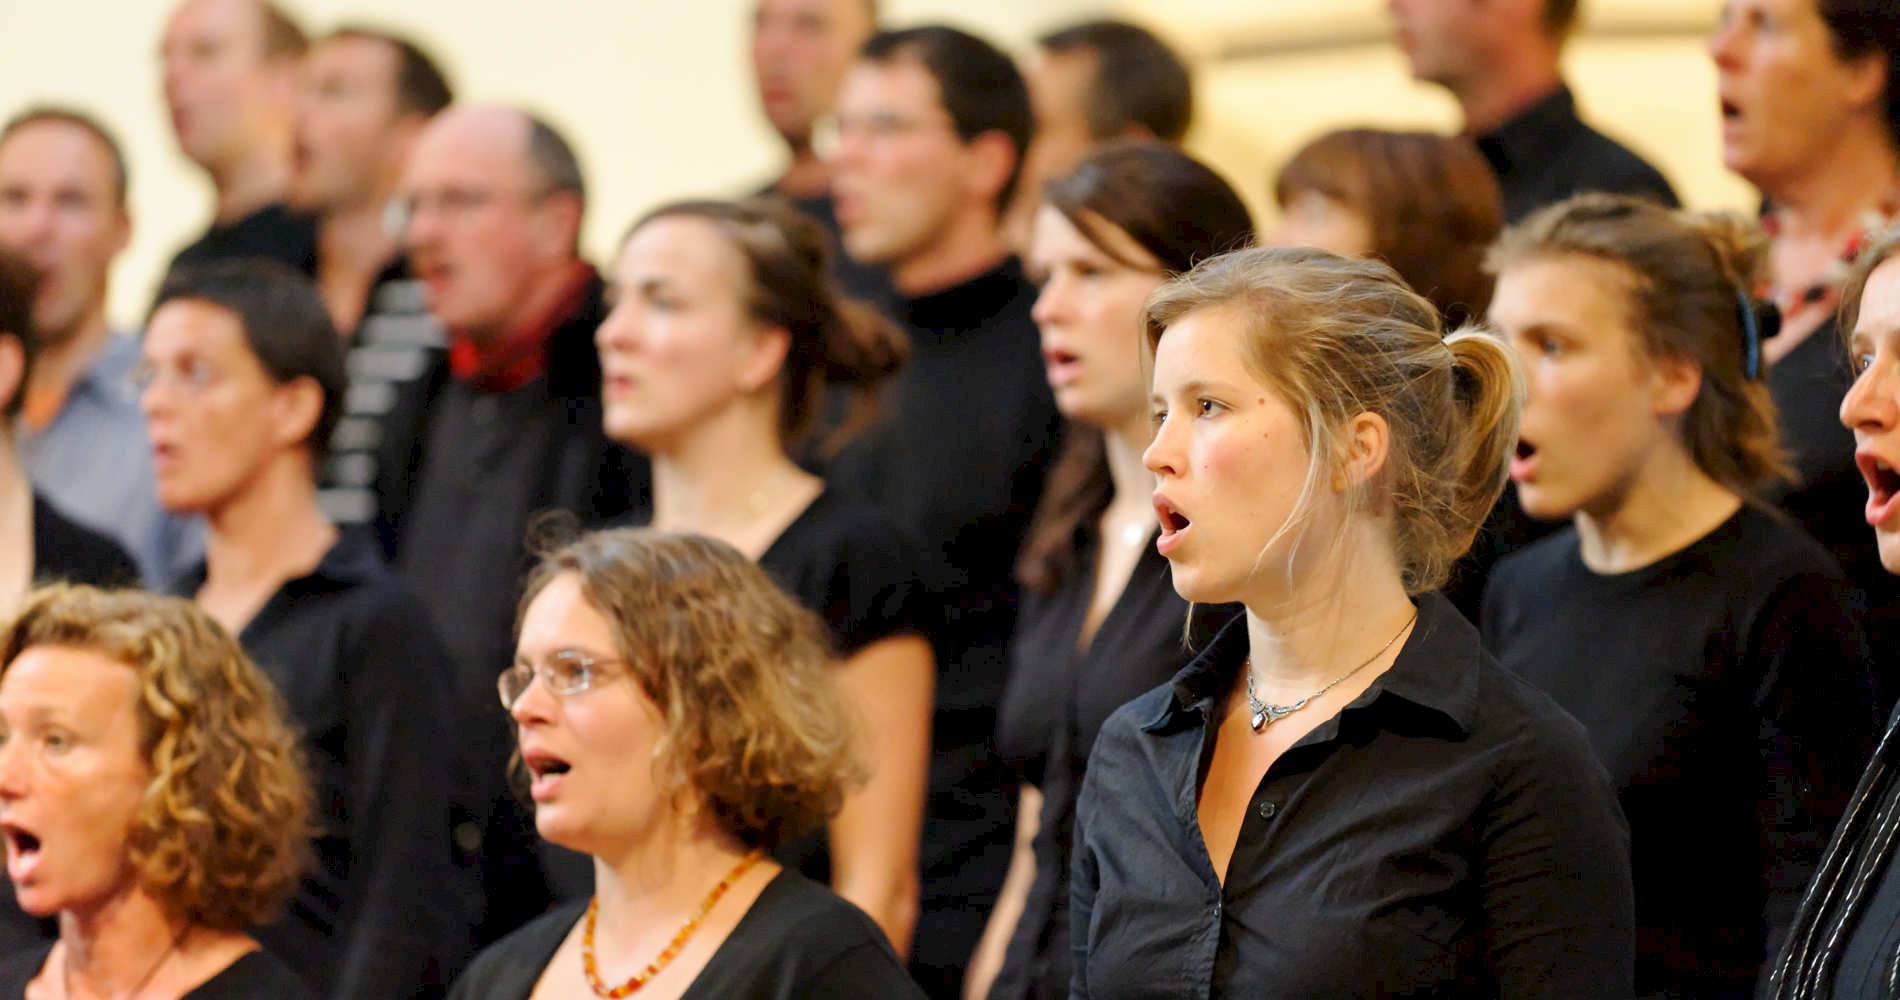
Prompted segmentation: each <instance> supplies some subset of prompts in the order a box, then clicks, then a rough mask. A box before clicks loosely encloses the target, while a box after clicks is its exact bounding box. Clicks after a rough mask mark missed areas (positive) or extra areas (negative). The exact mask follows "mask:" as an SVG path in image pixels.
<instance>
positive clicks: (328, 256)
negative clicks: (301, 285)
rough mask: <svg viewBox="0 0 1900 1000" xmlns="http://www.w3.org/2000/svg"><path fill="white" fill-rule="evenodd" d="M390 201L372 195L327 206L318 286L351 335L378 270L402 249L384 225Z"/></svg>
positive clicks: (319, 242) (320, 240) (335, 317)
mask: <svg viewBox="0 0 1900 1000" xmlns="http://www.w3.org/2000/svg"><path fill="white" fill-rule="evenodd" d="M386 204H388V202H387V201H386V200H385V201H374V200H372V201H366V202H363V203H362V204H357V205H351V206H349V207H347V208H339V209H336V210H334V211H330V212H326V213H324V216H323V222H322V224H321V225H320V226H318V228H317V289H318V291H320V292H322V294H323V303H324V305H326V306H328V307H329V310H330V318H331V319H332V320H334V321H335V322H336V328H337V332H339V333H341V334H343V335H344V336H346V337H347V336H349V334H350V331H352V330H354V329H356V325H357V323H359V322H361V320H362V318H363V311H364V310H365V309H366V308H367V307H368V304H369V292H370V288H371V287H372V286H373V285H374V284H375V282H376V276H377V275H379V274H381V273H382V271H383V268H385V267H388V266H389V262H390V261H392V260H394V259H396V255H397V254H398V253H400V252H401V250H402V245H401V243H400V242H398V240H397V239H396V237H394V236H392V235H390V233H389V231H388V230H387V229H386V228H384V226H383V207H384V206H385V205H386Z"/></svg>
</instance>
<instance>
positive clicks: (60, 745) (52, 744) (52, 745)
mask: <svg viewBox="0 0 1900 1000" xmlns="http://www.w3.org/2000/svg"><path fill="white" fill-rule="evenodd" d="M40 742H41V743H42V744H43V745H45V747H46V749H48V750H64V749H66V748H67V747H68V746H71V745H72V741H71V740H69V739H67V738H66V734H65V733H61V732H49V733H47V734H46V735H45V736H42V737H40Z"/></svg>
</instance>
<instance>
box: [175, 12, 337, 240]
mask: <svg viewBox="0 0 1900 1000" xmlns="http://www.w3.org/2000/svg"><path fill="white" fill-rule="evenodd" d="M308 47H309V40H308V39H307V38H306V37H305V36H304V33H303V29H302V28H300V27H298V26H297V22H295V21H293V20H291V19H290V17H289V15H287V14H285V13H284V12H283V10H282V9H280V8H278V7H277V6H276V5H275V4H272V3H269V2H266V0H184V2H182V3H180V4H179V5H178V7H177V8H176V9H175V10H174V11H173V12H172V16H171V20H170V21H169V22H167V24H166V26H165V37H164V41H163V43H162V44H161V46H160V50H159V58H160V62H161V63H162V65H163V67H164V82H165V107H166V110H167V111H168V112H169V113H170V116H171V124H172V131H173V132H174V133H175V134H176V135H177V136H178V148H179V149H180V150H182V151H183V152H184V154H185V155H186V156H187V157H189V158H190V159H191V161H192V162H193V163H196V164H197V165H198V166H199V167H201V168H202V169H203V170H204V172H205V174H206V175H207V176H208V177H209V178H210V179H211V186H212V187H213V189H214V190H215V192H216V197H217V200H216V203H215V204H214V206H213V210H212V216H211V227H210V228H209V229H207V230H206V231H205V233H204V234H203V235H202V236H200V237H198V238H197V239H196V240H195V241H193V242H192V243H191V245H189V246H187V247H185V248H184V249H182V250H180V251H179V252H178V255H177V256H176V257H173V258H172V267H174V268H176V267H179V266H180V265H184V264H202V263H205V262H207V261H213V260H229V259H234V258H243V257H265V258H269V259H271V260H275V261H279V262H281V263H283V264H286V265H288V266H290V267H292V268H295V269H297V270H299V271H302V272H304V273H305V274H309V273H311V272H312V271H313V270H314V269H315V267H316V253H317V248H316V224H315V222H314V221H313V220H312V219H311V218H310V217H309V216H307V215H303V214H300V213H297V212H294V211H292V210H291V209H290V208H289V207H288V206H287V205H285V204H284V192H285V189H286V187H287V186H288V185H289V183H290V172H291V162H290V161H291V129H292V118H293V117H294V115H295V109H296V99H297V78H298V72H299V65H300V63H301V62H302V60H303V54H304V51H305V49H307V48H308Z"/></svg>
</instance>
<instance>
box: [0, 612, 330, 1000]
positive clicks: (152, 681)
mask: <svg viewBox="0 0 1900 1000" xmlns="http://www.w3.org/2000/svg"><path fill="white" fill-rule="evenodd" d="M309 798H310V786H309V782H308V780H307V779H306V778H305V776H304V772H303V767H302V762H301V760H300V757H299V751H298V749H297V740H296V737H295V735H294V734H292V733H291V731H290V730H289V728H288V727H287V726H286V725H285V723H284V721H283V717H282V713H281V710H280V708H279V705H278V703H277V697H276V695H275V693H274V692H273V690H272V688H271V686H270V682H269V681H268V680H266V679H265V677H264V676H263V674H262V673H260V672H259V671H258V669H257V668H256V667H255V666H253V665H252V663H251V661H250V660H249V659H248V658H247V657H246V656H245V655H244V652H243V650H242V649H241V648H240V647H239V646H238V644H237V642H236V641H235V640H233V639H232V638H231V637H230V635H228V634H227V633H226V632H225V631H224V630H223V629H222V628H220V627H218V625H216V624H215V623H214V622H213V621H212V620H211V619H210V618H208V617H207V616H206V615H205V614H204V613H203V612H201V611H199V610H198V609H197V608H196V607H195V606H193V605H192V604H191V603H190V602H187V601H183V600H179V599H177V598H170V597H159V596H155V595H151V594H145V593H138V592H132V591H105V590H97V589H94V588H91V587H76V586H67V585H56V586H52V587H47V588H43V589H41V590H38V591H35V592H33V593H32V594H30V595H29V596H28V597H27V599H26V602H25V605H24V606H23V607H22V608H21V609H20V611H19V613H18V614H17V616H15V617H14V619H13V620H12V622H11V623H9V624H7V625H6V626H5V628H4V631H0V835H4V838H5V842H6V852H7V877H8V878H9V879H10V880H11V881H12V883H13V886H14V890H15V892H16V894H17V895H18V898H19V903H20V906H21V908H22V909H24V910H25V911H26V912H27V913H30V914H32V915H34V916H37V917H51V916H54V915H57V917H58V922H59V940H58V941H57V942H56V943H53V944H50V945H47V946H45V947H41V948H37V949H34V950H32V951H28V952H23V953H20V954H18V955H16V956H14V957H12V958H11V959H9V960H8V961H7V962H5V963H4V964H0V997H26V996H34V997H53V996H57V997H62V998H68V997H82V996H83V997H104V996H113V997H121V996H123V997H139V998H142V1000H149V998H168V1000H169V998H183V997H190V998H192V1000H221V998H231V1000H236V998H250V997H260V996H269V997H272V998H277V1000H296V998H303V997H307V996H309V994H308V993H307V992H306V989H305V987H304V986H303V983H302V981H301V980H300V979H299V978H298V977H297V975H296V974H295V973H293V972H292V971H291V970H290V969H288V968H287V967H285V966H284V965H282V964H280V963H279V962H278V961H277V960H276V959H274V958H272V957H270V956H269V955H267V954H266V953H265V952H263V951H261V950H260V949H259V946H258V944H257V942H256V941H254V940H252V939H251V938H250V937H249V936H248V935H247V934H246V930H247V929H248V928H250V927H251V926H253V925H255V924H258V923H260V922H262V921H264V920H266V919H268V918H270V917H271V916H273V915H274V914H275V913H276V911H277V909H278V908H279V907H280V906H281V905H282V903H283V901H284V899H285V898H286V897H287V896H288V895H289V894H290V891H291V888H292V887H293V886H294V885H295V884H296V882H297V879H298V878H299V876H300V875H301V873H302V871H303V869H304V866H305V862H306V857H307V850H308V848H307V844H308V837H309V831H308V829H307V822H308V816H309V809H310V803H309Z"/></svg>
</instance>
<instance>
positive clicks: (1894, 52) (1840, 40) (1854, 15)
mask: <svg viewBox="0 0 1900 1000" xmlns="http://www.w3.org/2000/svg"><path fill="white" fill-rule="evenodd" d="M1814 11H1815V13H1817V14H1819V15H1820V16H1821V23H1822V24H1824V25H1826V26H1827V35H1828V41H1829V42H1831V43H1832V44H1833V46H1834V54H1835V55H1837V56H1839V57H1840V58H1842V59H1851V60H1860V59H1865V58H1867V57H1869V56H1873V57H1877V58H1879V59H1880V60H1881V61H1882V62H1884V63H1885V64H1886V70H1887V82H1886V86H1885V87H1883V88H1882V89H1881V91H1880V112H1881V120H1882V122H1883V123H1884V124H1885V125H1886V129H1887V142H1888V144H1889V145H1891V146H1892V147H1893V148H1894V149H1896V150H1900V5H1896V4H1895V3H1894V2H1893V0H1815V3H1814Z"/></svg>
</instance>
